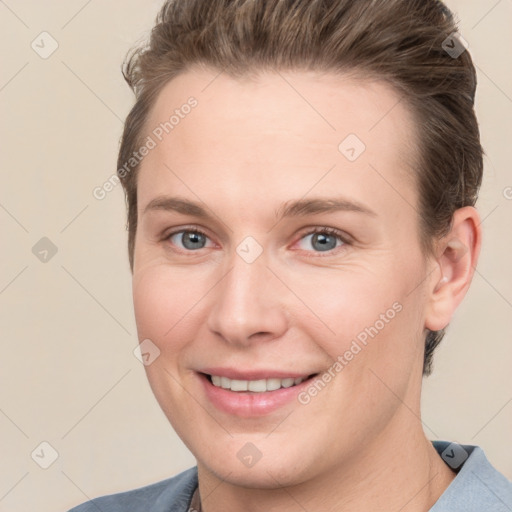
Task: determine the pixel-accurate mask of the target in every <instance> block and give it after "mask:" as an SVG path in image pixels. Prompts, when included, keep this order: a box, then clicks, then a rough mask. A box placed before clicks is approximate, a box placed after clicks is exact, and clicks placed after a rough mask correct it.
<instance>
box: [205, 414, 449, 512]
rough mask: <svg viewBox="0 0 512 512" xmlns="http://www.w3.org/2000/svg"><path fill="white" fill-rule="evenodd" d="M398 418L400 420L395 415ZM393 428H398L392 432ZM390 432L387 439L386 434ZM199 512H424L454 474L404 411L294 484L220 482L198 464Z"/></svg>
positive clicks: (414, 420) (411, 417)
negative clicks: (352, 453)
mask: <svg viewBox="0 0 512 512" xmlns="http://www.w3.org/2000/svg"><path fill="white" fill-rule="evenodd" d="M398 416H400V417H398ZM397 429H398V430H397ZM391 433H392V436H391ZM198 476H199V493H200V496H201V497H202V498H201V501H202V508H201V511H202V512H238V511H240V510H244V511H245V512H266V511H268V510H279V511H280V512H296V511H299V510H320V509H321V510H325V511H327V512H360V511H361V510H383V511H387V510H390V511H391V510H400V512H426V511H428V510H430V508H431V507H432V506H433V505H434V503H435V502H436V501H437V500H438V499H439V497H440V496H441V494H442V493H443V492H444V491H445V490H446V488H447V487H448V486H449V485H450V483H451V482H452V481H453V479H454V478H455V476H456V474H455V473H454V472H453V471H452V470H451V469H450V468H449V467H448V466H447V465H446V464H445V463H444V462H443V460H442V459H441V457H440V456H439V454H438V453H437V451H436V450H435V448H434V447H433V446H432V443H431V442H430V441H429V440H428V439H427V438H426V437H425V434H424V432H423V430H422V427H421V422H420V420H419V419H418V418H417V417H416V416H415V415H414V414H412V413H411V411H410V410H409V409H407V408H406V407H401V408H400V414H397V417H395V418H394V420H392V422H391V423H390V424H389V425H388V428H387V429H386V431H385V432H382V434H381V435H380V436H378V437H376V438H375V439H374V441H373V442H372V443H371V444H368V445H366V446H365V447H362V449H361V450H360V451H358V455H357V457H355V458H352V459H351V460H348V461H341V462H340V464H339V465H338V466H337V467H335V468H330V469H329V471H328V472H326V473H323V474H318V475H317V476H316V477H315V478H314V479H311V480H309V481H307V482H302V483H300V484H297V485H292V486H287V487H282V486H278V484H277V481H276V487H275V488H272V489H269V488H266V489H252V488H247V487H241V486H237V485H236V484H235V483H232V482H230V481H229V480H225V481H223V480H221V479H219V478H218V477H217V476H216V475H215V474H213V473H212V472H211V471H209V470H208V468H206V467H205V466H204V465H202V464H201V463H200V462H199V461H198Z"/></svg>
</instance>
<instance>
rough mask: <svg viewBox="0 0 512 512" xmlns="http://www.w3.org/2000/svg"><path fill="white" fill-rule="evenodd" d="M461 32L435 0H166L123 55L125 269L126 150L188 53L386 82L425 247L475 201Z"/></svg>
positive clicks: (228, 68) (131, 217) (474, 138)
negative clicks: (406, 133)
mask: <svg viewBox="0 0 512 512" xmlns="http://www.w3.org/2000/svg"><path fill="white" fill-rule="evenodd" d="M454 34H455V36H454ZM459 41H460V40H459V39H457V27H456V23H455V21H454V19H453V16H452V14H451V13H450V11H449V10H448V9H447V8H446V6H445V5H444V4H443V3H442V2H441V1H438V0H168V1H167V2H165V4H164V5H163V7H162V8H161V10H160V12H159V14H158V16H157V19H156V24H155V26H154V28H153V29H152V32H151V36H150V40H149V44H147V45H144V46H142V47H139V48H135V49H134V50H133V51H132V52H130V53H129V54H128V55H127V58H126V61H125V63H124V65H123V75H124V77H125V79H126V81H127V82H128V84H129V85H130V87H131V88H132V89H133V91H134V93H135V96H136V103H135V105H134V106H133V108H132V110H131V111H130V113H129V114H128V116H127V118H126V121H125V125H124V132H123V135H122V138H121V143H120V149H119V157H118V175H119V177H120V178H121V181H122V184H123V187H124V190H125V193H126V200H127V207H128V230H129V235H128V252H129V259H130V268H131V269H132V271H133V264H134V261H133V260H134V245H135V234H136V230H137V174H138V172H137V171H138V168H139V164H137V165H134V167H133V169H131V170H130V172H126V162H128V161H129V160H130V157H131V156H132V154H133V152H134V151H136V149H137V148H138V147H140V146H141V144H142V137H143V135H144V133H143V130H144V128H145V121H146V119H147V117H148V113H149V111H150V109H151V107H152V105H153V104H154V101H155V99H156V96H157V95H158V93H159V92H160V90H161V89H162V87H163V86H164V85H165V84H166V83H168V82H169V81H170V80H172V79H173V78H175V77H176V76H178V75H179V74H181V73H184V72H185V71H187V69H189V68H190V67H191V66H193V65H196V64H199V65H206V66H208V67H210V68H212V69H216V70H219V71H223V72H225V73H228V74H229V75H231V76H233V77H239V76H244V75H251V74H255V73H257V71H259V70H316V71H320V72H324V71H327V72H329V71H331V72H340V73H343V72H347V71H355V72H356V73H361V74H362V75H363V76H368V77H371V78H377V79H382V80H385V81H387V82H389V83H390V84H391V85H392V86H393V87H394V88H395V90H397V91H398V92H399V94H400V95H401V96H402V97H403V98H404V99H405V100H406V102H407V103H408V105H409V107H410V108H411V111H412V113H413V114H414V116H415V119H416V122H417V123H418V125H417V126H418V127H419V130H418V131H419V133H420V142H419V147H418V157H417V160H418V161H417V169H416V174H417V176H416V181H417V183H418V190H419V197H420V212H419V214H420V215H419V218H420V221H419V226H420V227H419V230H420V235H421V241H422V246H423V249H424V253H425V254H432V251H433V241H434V240H435V239H436V238H437V237H442V236H443V235H444V234H446V233H447V232H448V231H449V229H450V227H451V221H452V216H453V213H454V212H455V210H457V209H458V208H462V207H464V206H468V205H469V206H473V205H474V204H475V203H476V200H477V196H478V190H479V187H480V184H481V180H482V168H483V150H482V147H481V145H480V135H479V129H478V124H477V120H476V116H475V113H474V98H475V90H476V73H475V69H474V66H473V63H472V60H471V57H470V55H469V52H467V51H462V53H461V54H460V55H457V54H453V52H451V53H450V52H449V51H448V50H449V49H450V48H453V47H456V44H457V45H459V46H460V42H459ZM456 48H457V47H456ZM462 49H463V48H462ZM459 53H460V52H459ZM123 166H124V171H123V172H121V171H122V167H123ZM444 333H445V332H444V329H443V330H440V331H428V332H427V335H426V339H425V353H424V364H423V375H426V376H427V375H430V374H431V372H432V356H433V352H434V350H435V348H436V347H437V345H438V344H439V343H440V341H441V340H442V338H443V336H444Z"/></svg>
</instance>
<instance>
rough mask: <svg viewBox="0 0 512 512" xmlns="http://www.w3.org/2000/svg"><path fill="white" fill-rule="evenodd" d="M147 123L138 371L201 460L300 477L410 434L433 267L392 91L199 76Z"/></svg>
mask: <svg viewBox="0 0 512 512" xmlns="http://www.w3.org/2000/svg"><path fill="white" fill-rule="evenodd" d="M190 97H193V98H194V99H195V100H194V101H193V102H190V101H189V104H192V103H194V106H193V107H191V108H185V107H183V106H184V105H186V104H187V101H188V100H189V98H190ZM177 109H178V111H179V112H177V113H176V110H177ZM174 113H176V116H175V117H176V119H177V118H178V117H179V121H177V122H176V119H174V120H173V121H171V122H172V123H173V125H172V128H169V127H170V125H169V124H168V125H167V126H166V125H165V122H169V118H170V116H171V115H173V114H174ZM163 126H166V128H167V130H165V129H163V128H162V127H163ZM146 129H147V131H146V136H148V137H150V139H151V140H152V141H153V142H154V143H155V144H154V147H152V148H151V149H150V151H149V152H148V154H147V155H146V156H145V157H144V159H143V161H142V163H141V167H140V174H139V176H138V209H139V211H138V228H137V235H136V242H135V259H134V261H135V263H134V273H133V294H134V304H135V314H136V322H137V328H138V335H139V339H140V340H141V341H142V340H146V339H149V340H151V342H150V343H151V345H150V346H151V347H154V346H156V347H157V348H158V350H159V351H160V353H159V356H158V357H157V358H156V359H155V360H154V361H153V362H152V363H151V364H149V365H148V366H146V371H147V375H148V378H149V382H150V385H151V387H152V389H153V392H154V394H155V396H156V398H157V400H158V402H159V404H160V406H161V407H162V409H163V411H164V412H165V414H166V415H167V417H168V418H169V421H170V422H171V424H172V425H173V427H174V428H175V430H176V431H177V433H178V434H179V436H180V437H181V438H182V440H183V441H184V442H185V443H186V445H187V446H188V447H189V449H190V450H191V451H192V453H193V454H194V455H195V457H196V458H197V461H198V465H199V467H200V468H202V470H203V471H209V472H211V473H212V474H215V475H217V476H219V477H221V478H224V479H225V478H227V479H228V480H229V481H231V482H235V483H238V484H241V485H246V486H258V487H274V486H276V485H277V484H276V482H280V484H285V483H289V484H292V483H298V482H304V481H306V480H308V479H311V478H314V477H317V476H320V475H322V474H327V473H328V472H330V471H332V470H333V468H335V467H337V466H338V467H339V466H340V464H344V463H347V464H348V463H350V462H353V461H356V460H358V461H361V462H363V461H366V463H367V462H368V461H369V460H371V453H372V450H373V448H372V446H373V445H375V443H377V442H382V440H383V439H384V438H386V437H387V438H389V439H391V438H392V437H395V438H397V439H399V438H400V436H402V435H403V432H404V431H406V429H407V428H409V427H411V425H412V422H413V421H414V422H415V426H414V428H417V423H418V422H417V419H416V418H415V417H414V415H412V414H410V412H407V416H406V415H404V410H405V409H406V408H404V407H401V404H402V401H404V402H406V403H407V404H409V405H410V406H411V407H413V408H415V407H416V406H417V407H419V392H420V385H421V373H422V363H423V350H422V345H423V337H424V328H425V302H426V299H425V290H424V286H423V285H422V283H423V282H424V280H425V276H426V274H427V270H426V263H425V259H424V258H423V255H422V253H421V249H420V240H419V230H418V225H419V220H418V213H417V208H418V206H417V205H418V196H417V190H416V185H415V183H414V179H413V178H412V176H413V169H412V166H413V161H414V150H415V147H416V140H415V136H414V122H413V120H412V118H411V116H410V113H409V111H408V109H407V107H406V106H405V105H404V104H403V102H399V97H398V96H397V94H396V93H395V92H394V91H393V90H392V89H391V88H390V87H389V86H388V85H386V84H385V83H384V82H370V81H362V80H356V79H354V78H349V77H346V76H342V75H337V76H336V75H334V74H333V75H322V76H318V75H315V74H313V73H309V72H298V71H297V72H293V73H292V72H290V73H281V74H278V73H275V74H272V73H265V74H261V75H259V76H258V78H257V79H256V80H249V79H238V80H236V79H233V78H229V77H228V76H226V75H225V74H220V75H219V74H218V72H214V71H208V70H204V69H203V70H194V71H188V72H187V73H186V74H183V75H181V76H179V77H178V78H176V79H174V80H173V81H171V82H169V83H168V84H167V85H166V87H165V88H164V89H163V90H162V91H161V93H160V95H159V96H158V98H157V101H156V103H155V105H154V108H153V110H152V112H151V115H150V117H149V119H148V120H147V125H146ZM166 131H167V132H168V133H166ZM160 139H161V140H160ZM147 140H148V141H149V139H147ZM363 144H364V146H363ZM150 145H151V146H153V144H150ZM146 343H147V342H146ZM156 347H154V351H155V353H158V351H157V350H156ZM397 397H398V398H399V399H397ZM411 428H412V427H411Z"/></svg>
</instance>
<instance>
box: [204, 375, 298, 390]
mask: <svg viewBox="0 0 512 512" xmlns="http://www.w3.org/2000/svg"><path fill="white" fill-rule="evenodd" d="M211 379H212V384H213V385H214V386H217V387H220V388H224V389H229V390H231V391H252V392H253V393H264V392H266V391H275V390H276V389H280V388H289V387H291V386H296V385H297V384H300V383H301V382H302V381H304V380H306V377H297V378H296V379H294V378H293V377H288V378H286V379H274V378H271V379H260V380H237V379H228V378H227V377H220V376H219V375H211Z"/></svg>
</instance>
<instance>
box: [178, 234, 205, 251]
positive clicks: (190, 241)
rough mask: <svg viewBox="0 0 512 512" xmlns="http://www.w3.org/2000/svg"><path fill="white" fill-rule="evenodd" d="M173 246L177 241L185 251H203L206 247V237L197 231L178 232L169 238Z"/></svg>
mask: <svg viewBox="0 0 512 512" xmlns="http://www.w3.org/2000/svg"><path fill="white" fill-rule="evenodd" d="M169 239H170V240H171V242H172V243H173V244H176V243H177V240H179V242H180V243H181V245H182V246H183V248H185V249H187V250H191V251H193V250H196V249H203V248H204V247H205V245H206V240H207V237H206V235H203V234H202V233H199V232H197V231H186V230H183V231H178V232H177V233H174V234H173V235H171V236H170V237H169ZM179 245H180V244H178V246H179Z"/></svg>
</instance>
